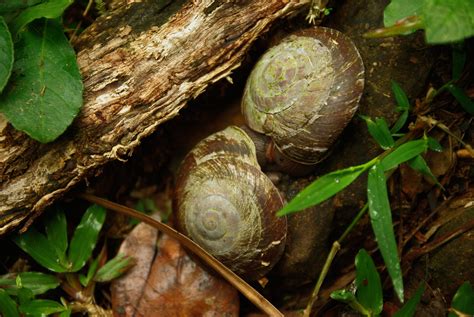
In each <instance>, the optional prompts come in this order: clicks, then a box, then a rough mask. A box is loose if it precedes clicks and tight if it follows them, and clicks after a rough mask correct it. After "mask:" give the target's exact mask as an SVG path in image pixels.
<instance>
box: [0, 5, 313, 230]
mask: <svg viewBox="0 0 474 317" xmlns="http://www.w3.org/2000/svg"><path fill="white" fill-rule="evenodd" d="M308 2H309V0H271V1H270V0H268V1H258V0H234V1H229V0H227V1H224V0H214V1H212V0H194V1H188V2H186V1H183V0H161V1H156V0H153V1H152V0H147V1H143V2H139V3H138V2H137V3H131V4H129V5H127V6H123V7H120V8H118V9H117V10H115V11H113V12H110V13H108V14H107V15H105V16H102V17H101V18H99V19H97V21H95V22H94V24H93V25H92V26H91V27H89V28H88V29H87V30H86V31H85V32H84V33H83V34H81V36H80V38H79V39H78V42H77V45H76V47H77V49H78V55H77V56H78V63H79V65H80V69H81V73H82V76H83V81H84V86H85V93H84V105H83V107H82V110H81V112H80V114H79V115H78V117H77V118H76V119H75V120H74V122H73V124H72V126H71V127H69V129H68V130H67V131H66V133H65V134H64V135H62V136H61V137H60V138H59V139H58V140H56V141H55V142H52V143H49V144H40V143H38V142H36V141H34V140H31V139H29V138H28V137H27V136H26V135H25V134H23V133H21V132H18V131H16V130H14V129H13V128H12V127H11V126H10V125H9V124H7V123H6V121H5V119H4V118H3V117H0V183H1V184H0V202H1V204H0V234H4V233H5V232H7V231H9V230H10V229H12V228H14V227H17V226H18V225H20V224H25V226H24V227H23V228H25V227H27V226H28V225H29V224H30V223H31V221H32V220H33V219H34V218H35V217H36V216H37V215H39V214H40V213H41V212H42V211H43V210H44V208H45V207H47V206H48V205H50V204H51V203H52V202H53V201H54V200H55V199H57V198H59V197H61V196H62V195H64V194H65V193H66V192H67V191H68V190H69V189H70V188H72V187H73V186H74V185H75V184H77V183H78V182H80V181H81V180H83V179H84V178H85V177H88V176H92V175H94V173H95V172H96V171H97V170H98V168H100V167H101V166H102V165H104V164H105V163H107V162H109V161H111V160H125V159H126V158H127V157H129V156H130V155H132V152H133V149H134V148H135V147H137V146H138V145H139V144H140V141H141V140H142V139H143V138H144V137H146V136H148V135H150V134H151V133H152V132H153V131H155V130H156V128H157V127H158V126H159V125H160V124H162V123H163V122H165V121H167V120H169V119H171V118H173V117H174V116H176V115H177V114H178V113H179V111H180V109H181V108H183V107H184V106H185V105H186V102H187V101H188V100H190V99H191V98H195V97H196V96H198V95H199V94H200V93H202V92H203V91H204V90H205V89H206V87H208V86H209V85H211V84H212V83H214V82H216V81H218V80H220V79H222V78H225V77H226V76H229V75H230V74H231V73H232V70H234V69H235V68H237V67H239V65H240V62H241V61H242V58H243V57H244V56H245V54H246V52H247V50H248V49H249V47H250V46H251V44H252V42H253V41H254V40H255V39H256V38H258V37H259V36H260V35H261V34H262V33H264V32H265V31H267V30H268V28H269V27H270V26H271V25H272V23H274V22H275V21H276V20H278V19H280V18H283V17H287V16H288V15H290V14H293V13H295V12H297V11H299V10H301V9H303V8H304V7H305V6H306V5H307V3H308Z"/></svg>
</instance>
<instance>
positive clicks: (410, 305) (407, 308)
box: [393, 285, 425, 317]
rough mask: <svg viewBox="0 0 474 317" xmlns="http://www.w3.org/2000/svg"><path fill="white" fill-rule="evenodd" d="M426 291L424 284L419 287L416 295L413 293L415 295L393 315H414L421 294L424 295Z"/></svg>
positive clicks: (406, 316)
mask: <svg viewBox="0 0 474 317" xmlns="http://www.w3.org/2000/svg"><path fill="white" fill-rule="evenodd" d="M424 291H425V288H424V287H423V285H421V286H420V287H418V289H417V290H416V293H415V295H413V297H412V298H410V300H409V301H408V302H406V303H405V305H403V307H402V308H400V310H399V311H397V312H396V313H395V314H394V315H393V317H412V316H414V315H415V310H416V306H417V305H418V303H419V302H420V299H421V295H423V292H424Z"/></svg>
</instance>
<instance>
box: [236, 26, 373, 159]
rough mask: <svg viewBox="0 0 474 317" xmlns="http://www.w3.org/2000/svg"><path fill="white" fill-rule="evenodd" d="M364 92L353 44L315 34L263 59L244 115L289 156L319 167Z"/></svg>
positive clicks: (322, 31)
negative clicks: (318, 163) (316, 164)
mask: <svg viewBox="0 0 474 317" xmlns="http://www.w3.org/2000/svg"><path fill="white" fill-rule="evenodd" d="M363 88H364V65H363V63H362V59H361V57H360V55H359V52H358V51H357V48H356V47H355V45H354V44H353V43H352V41H351V40H350V39H349V38H348V37H347V36H345V35H344V34H342V33H341V32H339V31H336V30H333V29H328V28H323V27H317V28H311V29H307V30H303V31H299V32H297V33H294V34H293V35H291V36H289V37H287V38H285V39H284V40H283V41H282V42H280V43H279V44H278V45H276V46H274V47H272V48H270V49H269V50H268V51H267V52H266V53H265V54H264V55H263V56H262V57H261V58H260V60H259V61H258V62H257V64H256V65H255V67H254V69H253V70H252V73H251V74H250V76H249V78H248V80H247V84H246V87H245V92H244V97H243V99H242V112H243V114H244V116H245V119H246V122H247V124H248V126H249V127H250V128H251V129H253V130H255V131H257V132H260V133H264V134H266V135H268V136H270V137H271V139H272V140H273V142H274V144H275V146H276V148H277V150H278V151H280V152H281V153H282V155H283V156H286V157H288V158H290V159H291V160H293V161H295V162H298V163H301V164H308V165H309V164H315V163H317V162H319V161H320V160H322V159H323V158H324V157H325V154H326V151H327V150H328V148H329V147H330V146H331V144H332V143H333V142H334V140H335V139H336V138H337V137H338V136H339V134H340V133H341V132H342V130H343V129H344V127H345V126H346V125H347V123H348V122H349V121H350V120H351V118H352V116H353V115H354V113H355V111H356V110H357V106H358V102H359V99H360V97H361V95H362V91H363Z"/></svg>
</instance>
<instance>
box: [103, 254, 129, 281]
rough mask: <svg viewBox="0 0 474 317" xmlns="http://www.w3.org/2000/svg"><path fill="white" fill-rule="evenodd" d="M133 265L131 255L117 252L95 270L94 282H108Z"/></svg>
mask: <svg viewBox="0 0 474 317" xmlns="http://www.w3.org/2000/svg"><path fill="white" fill-rule="evenodd" d="M133 265H135V261H134V259H133V257H130V256H126V255H125V254H119V255H117V256H116V257H115V258H113V259H112V260H110V261H108V262H107V263H105V265H104V266H102V267H101V268H100V269H99V270H98V271H97V274H96V275H95V277H94V280H95V281H96V282H110V281H111V280H113V279H116V278H117V277H119V276H120V275H122V274H123V273H125V272H126V271H127V270H128V269H130V268H131V267H132V266H133Z"/></svg>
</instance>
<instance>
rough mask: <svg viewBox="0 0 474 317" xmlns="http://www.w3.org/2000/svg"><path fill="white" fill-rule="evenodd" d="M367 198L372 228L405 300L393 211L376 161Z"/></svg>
mask: <svg viewBox="0 0 474 317" xmlns="http://www.w3.org/2000/svg"><path fill="white" fill-rule="evenodd" d="M367 199H368V202H369V215H370V221H371V223H372V229H373V231H374V234H375V238H376V240H377V244H378V246H379V249H380V253H381V254H382V257H383V259H384V262H385V265H386V267H387V270H388V273H389V275H390V277H391V279H392V283H393V287H394V289H395V293H396V294H397V296H398V298H399V299H400V301H401V302H403V278H402V271H401V269H400V262H399V259H398V251H397V243H396V240H395V233H394V231H393V223H392V213H391V210H390V203H389V200H388V193H387V185H386V179H385V175H384V168H383V167H382V165H381V164H380V163H376V164H375V165H374V166H373V167H371V168H370V170H369V177H368V183H367Z"/></svg>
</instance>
